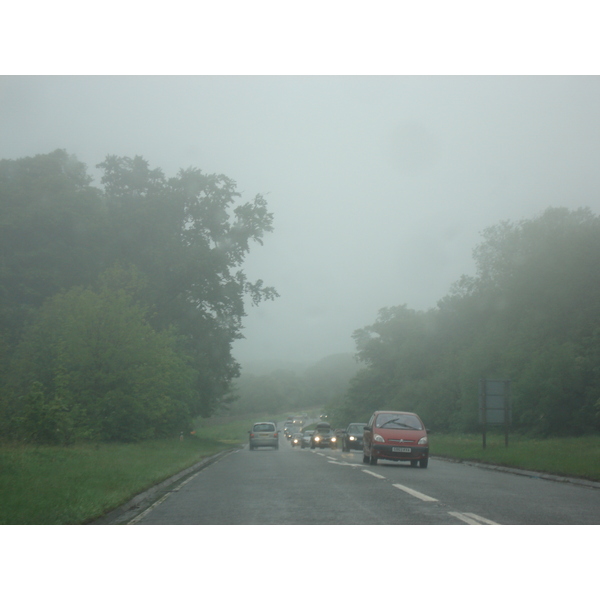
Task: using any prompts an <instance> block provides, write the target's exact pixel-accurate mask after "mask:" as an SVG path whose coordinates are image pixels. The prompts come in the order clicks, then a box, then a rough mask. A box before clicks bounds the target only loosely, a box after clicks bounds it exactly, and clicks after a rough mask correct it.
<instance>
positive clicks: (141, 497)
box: [86, 446, 243, 525]
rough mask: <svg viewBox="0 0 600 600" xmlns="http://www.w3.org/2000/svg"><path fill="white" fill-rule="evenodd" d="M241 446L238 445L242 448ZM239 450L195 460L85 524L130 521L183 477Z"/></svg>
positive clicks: (109, 523) (233, 449)
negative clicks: (189, 465)
mask: <svg viewBox="0 0 600 600" xmlns="http://www.w3.org/2000/svg"><path fill="white" fill-rule="evenodd" d="M242 447H243V446H240V448H242ZM236 450H239V448H231V449H229V450H223V451H221V452H218V453H217V454H213V455H212V456H207V457H206V458H204V459H202V460H201V461H200V462H197V463H196V464H195V465H192V466H191V467H188V468H187V469H184V470H183V471H180V472H179V473H176V474H175V475H172V476H171V477H168V478H167V479H165V480H164V481H161V482H160V483H157V484H156V485H153V486H152V487H151V488H148V489H147V490H145V491H144V492H141V493H139V494H137V495H136V496H134V497H133V498H131V500H128V501H127V502H125V504H122V505H121V506H119V507H118V508H115V509H113V510H111V511H110V512H108V513H106V514H105V515H103V516H102V517H100V518H98V519H95V520H94V521H90V522H89V523H86V525H123V524H126V523H128V522H129V521H131V520H132V519H133V518H135V517H136V516H137V515H138V514H140V513H141V512H143V511H144V510H146V509H147V508H148V507H149V506H151V505H152V504H153V503H154V502H156V500H158V498H160V497H161V496H163V495H165V494H167V493H169V492H170V491H171V490H172V489H173V488H174V487H176V485H177V484H178V483H180V482H181V480H182V479H185V478H186V477H187V476H189V475H192V474H194V473H196V472H198V471H201V470H202V469H205V468H206V467H208V466H210V465H212V464H213V463H215V462H217V461H218V460H220V459H221V458H223V457H224V456H226V455H227V454H231V453H232V452H235V451H236Z"/></svg>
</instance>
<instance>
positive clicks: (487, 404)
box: [479, 379, 512, 448]
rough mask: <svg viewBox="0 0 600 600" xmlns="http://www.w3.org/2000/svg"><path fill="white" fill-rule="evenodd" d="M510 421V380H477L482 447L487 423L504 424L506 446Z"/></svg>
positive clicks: (484, 441) (484, 444) (484, 443)
mask: <svg viewBox="0 0 600 600" xmlns="http://www.w3.org/2000/svg"><path fill="white" fill-rule="evenodd" d="M511 422H512V407H511V402H510V380H507V379H480V380H479V423H480V425H482V426H483V447H484V448H485V446H486V432H487V427H488V425H504V437H505V445H506V446H507V447H508V426H509V425H510V424H511Z"/></svg>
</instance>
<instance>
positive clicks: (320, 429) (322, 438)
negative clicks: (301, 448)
mask: <svg viewBox="0 0 600 600" xmlns="http://www.w3.org/2000/svg"><path fill="white" fill-rule="evenodd" d="M336 444H337V437H336V436H335V433H334V431H333V430H332V429H331V425H330V424H329V423H326V422H324V421H322V422H321V423H317V424H316V425H315V431H314V433H313V434H312V437H311V439H310V447H311V448H313V449H314V448H335V447H336Z"/></svg>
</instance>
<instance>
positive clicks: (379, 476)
mask: <svg viewBox="0 0 600 600" xmlns="http://www.w3.org/2000/svg"><path fill="white" fill-rule="evenodd" d="M362 472H363V473H368V474H369V475H373V477H377V479H385V477H384V476H383V475H380V474H379V473H373V471H367V469H363V470H362Z"/></svg>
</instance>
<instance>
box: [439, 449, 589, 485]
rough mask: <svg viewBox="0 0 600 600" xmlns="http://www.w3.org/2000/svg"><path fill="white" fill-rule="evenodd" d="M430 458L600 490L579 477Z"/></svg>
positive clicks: (460, 460)
mask: <svg viewBox="0 0 600 600" xmlns="http://www.w3.org/2000/svg"><path fill="white" fill-rule="evenodd" d="M430 456H431V458H436V459H438V460H445V461H446V462H454V463H461V464H463V465H467V466H469V467H479V468H480V469H488V470H490V471H501V472H503V473H512V474H513V475H522V476H524V477H531V478H532V479H547V480H548V481H558V482H561V483H571V484H573V485H580V486H583V487H588V488H593V489H596V490H600V482H597V481H591V480H589V479H579V478H577V477H564V476H562V475H552V474H551V473H544V472H543V471H527V470H525V469H517V468H514V467H505V466H502V465H493V464H490V463H482V462H475V461H470V460H462V459H460V458H449V457H447V456H436V455H434V454H431V455H430Z"/></svg>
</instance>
